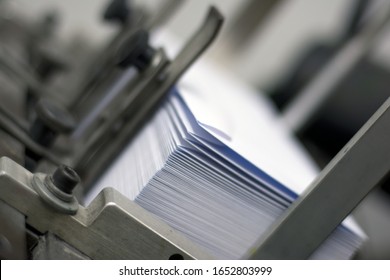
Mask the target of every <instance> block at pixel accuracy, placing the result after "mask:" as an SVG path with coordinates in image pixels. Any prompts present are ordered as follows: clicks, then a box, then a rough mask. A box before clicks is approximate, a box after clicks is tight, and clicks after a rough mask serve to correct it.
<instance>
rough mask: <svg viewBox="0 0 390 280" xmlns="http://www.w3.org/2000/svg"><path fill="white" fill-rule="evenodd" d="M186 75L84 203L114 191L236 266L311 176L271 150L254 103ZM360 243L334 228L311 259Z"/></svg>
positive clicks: (344, 252) (355, 234)
mask: <svg viewBox="0 0 390 280" xmlns="http://www.w3.org/2000/svg"><path fill="white" fill-rule="evenodd" d="M196 73H197V72H196V71H195V72H194V71H193V73H192V74H191V75H192V83H187V84H186V83H184V85H182V86H181V87H180V88H179V90H174V91H173V92H172V93H171V95H170V97H169V99H168V101H167V102H166V103H165V104H164V106H162V107H161V108H160V109H159V111H158V112H157V113H156V115H155V116H154V117H153V119H152V120H151V121H150V122H149V123H148V124H147V125H145V127H144V128H143V129H142V131H141V132H140V133H139V134H138V135H137V137H136V138H135V139H134V140H133V141H132V142H131V143H130V144H129V145H128V147H127V148H126V149H125V151H124V152H123V153H122V154H121V156H120V157H119V158H118V159H117V160H116V161H115V162H114V163H113V164H112V166H111V167H110V168H109V169H108V170H107V172H106V174H105V175H104V176H103V177H102V179H101V180H100V181H99V182H98V183H97V184H96V187H95V188H94V190H93V191H92V192H90V194H89V197H88V198H87V203H88V202H89V201H91V200H92V198H93V197H95V196H96V194H97V193H98V192H99V191H100V190H101V189H102V188H103V187H107V186H111V187H114V188H116V189H118V190H119V191H120V192H121V193H122V194H124V195H126V196H127V197H128V198H129V199H131V200H134V201H135V202H136V203H137V204H139V205H140V206H142V207H143V208H145V209H146V210H148V211H150V212H151V213H153V214H155V215H156V216H157V217H159V218H160V219H162V220H164V221H165V222H166V223H167V224H169V225H170V226H172V227H173V228H175V229H176V230H177V231H179V232H181V233H183V234H184V235H185V236H187V237H188V238H189V239H191V240H192V241H193V242H194V243H196V244H198V245H199V246H200V247H202V248H204V250H207V251H208V252H209V253H211V254H212V255H214V256H215V257H216V258H221V259H235V258H240V257H241V256H242V255H243V254H244V253H246V251H247V250H248V248H249V247H250V246H251V245H252V244H253V243H254V242H255V240H256V239H257V238H258V237H259V236H260V235H261V234H262V233H263V232H264V231H265V230H266V229H267V227H268V226H269V225H270V224H271V223H272V222H273V221H275V219H276V218H277V217H278V216H279V215H280V214H281V213H282V212H283V211H284V210H285V209H286V208H287V207H288V206H289V205H290V204H291V202H292V201H293V200H294V199H295V198H296V197H297V194H299V193H300V192H301V191H302V190H303V189H304V187H306V186H307V184H308V183H309V182H310V180H311V179H312V178H313V177H314V176H315V171H314V168H312V167H310V166H309V164H307V163H305V161H304V160H302V159H299V157H297V156H296V155H295V154H294V153H299V151H298V152H297V150H299V147H298V146H296V147H295V144H294V143H293V141H292V142H289V144H288V145H286V143H283V144H281V142H280V141H286V135H285V134H284V133H285V132H284V131H282V130H280V129H279V128H276V127H280V125H278V124H277V123H276V122H275V119H272V118H270V119H268V120H267V119H266V120H261V121H260V120H259V119H258V118H257V117H258V116H257V114H258V112H257V110H259V106H258V105H259V104H258V101H256V97H254V96H252V95H251V94H248V93H245V90H242V89H241V92H239V93H237V94H241V96H239V98H237V96H232V94H231V93H228V92H225V93H224V92H223V91H221V90H216V89H214V88H213V85H211V84H209V85H206V87H205V88H195V87H193V86H191V85H194V84H202V83H201V82H200V81H197V78H196V76H197V74H196ZM202 75H204V72H203V73H202ZM202 75H200V76H202ZM194 81H195V83H193V82H194ZM229 85H230V86H231V87H233V88H234V83H231V81H230V82H229ZM228 91H229V90H228ZM179 92H180V93H179ZM230 92H232V91H231V90H230ZM260 107H261V106H260ZM229 108H230V109H231V108H234V111H231V110H230V109H229ZM266 115H267V114H266ZM266 115H265V116H266ZM268 115H269V114H268ZM251 118H253V119H251ZM262 123H263V124H266V125H271V126H272V125H274V126H275V129H270V128H271V127H269V128H268V129H265V128H264V127H263V128H262V127H261V124H262ZM291 150H293V151H291ZM275 151H278V152H275ZM294 159H295V160H296V161H295V162H294ZM260 168H261V169H260ZM264 171H266V172H267V173H265V172H264ZM270 174H271V175H272V176H273V177H271V176H270ZM274 178H277V179H278V180H276V179H274ZM280 182H283V184H282V183H280ZM286 186H288V187H289V188H287V187H286ZM297 186H298V187H297ZM324 219H326V216H324ZM362 236H363V235H362V234H361V233H360V232H359V230H358V229H357V228H355V227H353V225H352V226H346V225H341V226H339V227H338V228H337V230H336V231H335V232H334V234H333V235H332V236H331V237H330V238H328V240H327V241H325V242H324V244H323V245H322V246H321V247H320V248H319V249H318V250H317V251H316V252H315V254H314V255H313V256H312V258H325V259H344V258H345V259H346V258H349V257H350V256H351V255H352V254H353V253H354V252H355V250H356V248H358V246H359V245H360V244H361V242H362V240H363V237H362Z"/></svg>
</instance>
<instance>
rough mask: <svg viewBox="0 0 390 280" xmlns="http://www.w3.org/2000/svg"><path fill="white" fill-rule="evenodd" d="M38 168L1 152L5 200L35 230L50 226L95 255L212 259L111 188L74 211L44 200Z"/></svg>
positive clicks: (0, 178) (1, 192)
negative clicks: (37, 181) (36, 180)
mask: <svg viewBox="0 0 390 280" xmlns="http://www.w3.org/2000/svg"><path fill="white" fill-rule="evenodd" d="M33 176H34V175H33V174H32V173H30V172H29V171H28V170H26V169H24V168H23V167H22V166H20V165H18V164H17V163H15V162H14V161H12V160H10V159H8V158H6V157H2V158H0V200H2V201H6V202H7V204H8V205H9V206H11V207H12V208H14V209H15V210H16V211H18V212H20V213H21V214H22V215H23V216H25V217H26V223H27V224H28V225H29V226H30V227H32V228H34V229H35V230H36V231H38V232H41V233H45V232H51V233H53V234H55V235H56V236H57V237H58V238H60V239H62V240H63V241H64V242H66V243H67V244H69V246H71V247H73V248H75V249H76V250H78V251H80V253H82V254H84V255H86V256H88V257H90V258H92V259H169V258H170V257H171V256H173V255H176V254H179V255H181V256H182V257H183V258H184V259H193V258H197V259H211V257H210V256H209V255H207V254H206V253H204V252H202V251H200V250H199V249H198V248H197V247H196V246H195V245H194V244H193V243H192V242H190V241H189V240H187V239H186V238H185V237H183V236H182V235H180V234H179V233H177V232H176V231H174V230H173V229H172V228H171V227H169V226H168V225H166V224H165V223H164V222H162V221H160V220H158V219H157V218H155V217H154V216H153V215H152V214H150V213H148V212H147V211H146V210H144V209H143V208H141V207H140V206H138V205H137V204H135V203H134V202H132V201H130V200H128V199H127V198H126V197H124V196H123V195H121V194H120V193H118V192H117V191H115V190H114V189H111V188H107V189H104V190H103V192H102V193H100V194H99V195H98V196H97V197H96V198H95V200H94V201H93V202H92V203H91V204H90V205H89V206H88V207H86V208H84V207H82V206H80V207H79V209H78V211H77V213H76V214H75V215H73V216H71V215H66V214H62V213H58V212H57V211H53V210H52V208H51V207H50V206H48V205H46V204H45V203H43V201H42V199H41V197H40V196H39V194H38V193H37V192H36V191H35V190H34V188H33V187H32V181H33Z"/></svg>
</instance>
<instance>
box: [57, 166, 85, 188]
mask: <svg viewBox="0 0 390 280" xmlns="http://www.w3.org/2000/svg"><path fill="white" fill-rule="evenodd" d="M52 180H53V184H54V185H55V186H56V187H57V188H58V189H60V190H61V191H63V192H65V193H67V194H71V193H72V192H73V189H74V188H75V187H76V186H77V184H78V183H79V182H80V177H79V175H77V173H76V171H74V169H72V168H71V167H69V166H66V165H61V166H59V167H58V168H57V169H56V170H55V171H54V173H53V175H52Z"/></svg>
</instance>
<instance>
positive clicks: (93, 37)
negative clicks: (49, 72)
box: [0, 0, 390, 259]
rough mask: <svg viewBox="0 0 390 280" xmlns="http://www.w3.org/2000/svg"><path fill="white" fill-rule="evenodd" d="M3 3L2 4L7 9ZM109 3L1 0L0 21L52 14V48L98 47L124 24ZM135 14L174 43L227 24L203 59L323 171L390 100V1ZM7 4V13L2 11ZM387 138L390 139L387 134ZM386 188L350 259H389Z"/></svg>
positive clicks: (253, 1) (137, 5) (371, 201)
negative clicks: (265, 102) (261, 99)
mask: <svg viewBox="0 0 390 280" xmlns="http://www.w3.org/2000/svg"><path fill="white" fill-rule="evenodd" d="M5 2H6V3H5ZM107 3H108V1H106V0H84V1H76V0H68V1H61V0H34V1H27V0H14V1H4V0H3V1H0V5H1V6H0V7H1V9H2V11H1V17H3V19H6V18H7V17H13V16H16V15H17V16H18V17H20V19H21V20H22V21H26V22H38V21H39V20H41V19H42V17H45V15H46V16H47V15H51V17H49V18H51V20H52V21H54V22H55V25H56V32H55V36H57V37H58V42H60V44H63V45H69V48H73V49H77V48H84V49H91V50H93V49H95V50H98V49H100V48H101V47H102V46H104V44H105V42H106V41H107V40H108V39H109V38H110V36H112V35H113V34H115V32H117V31H118V29H119V28H120V26H119V25H118V24H114V23H107V22H106V21H103V20H102V14H103V11H104V10H105V8H106V6H107ZM129 4H130V7H132V8H134V10H133V13H134V14H137V13H138V12H139V11H142V12H143V13H145V14H146V15H149V16H152V15H153V14H154V13H156V12H157V11H159V10H161V9H163V8H164V7H167V5H168V6H169V5H170V6H169V10H170V13H169V16H168V17H167V18H166V19H162V20H161V22H159V23H158V24H156V29H155V31H154V32H156V33H157V32H158V30H159V29H160V28H163V29H164V30H168V31H169V32H170V33H172V34H173V35H174V36H176V37H177V38H179V40H180V41H183V42H184V41H186V40H187V39H188V38H189V37H190V36H191V34H193V31H194V30H195V29H196V28H197V25H198V22H199V19H200V18H203V16H204V14H205V13H206V10H207V8H208V7H209V6H210V5H211V4H213V5H216V6H217V7H218V8H219V9H220V11H221V12H222V13H223V14H224V16H225V18H226V24H225V26H224V29H223V31H222V34H221V35H220V37H219V38H218V40H217V42H216V43H215V44H214V45H213V47H212V48H211V49H210V51H208V52H207V55H206V56H207V59H209V60H212V61H214V63H216V64H218V65H219V66H220V67H223V68H224V69H226V70H227V71H230V72H232V73H234V74H235V75H236V76H237V77H239V78H240V79H241V80H243V81H245V82H246V83H247V84H249V85H251V86H252V87H255V88H256V89H258V91H259V94H264V95H266V96H267V97H268V98H269V100H270V101H271V104H272V105H271V106H274V107H275V110H278V111H279V112H280V118H281V119H283V120H284V121H286V123H288V125H289V126H290V128H291V130H292V132H293V133H295V134H296V136H297V137H298V139H299V140H300V141H301V142H302V144H303V145H304V146H305V147H306V149H307V150H308V151H309V152H310V154H311V156H312V157H313V159H314V161H315V162H316V163H317V164H318V166H319V167H320V168H323V167H324V166H325V165H326V164H327V163H328V162H329V161H330V160H331V159H332V158H333V157H334V156H335V154H336V153H337V152H338V151H339V150H340V149H341V148H342V147H343V146H344V144H345V143H346V142H347V141H348V140H349V139H350V138H351V137H352V136H353V135H354V134H355V133H356V132H357V130H358V129H359V128H360V127H361V126H362V125H363V124H364V123H365V122H366V121H367V120H368V118H369V117H370V116H371V115H372V114H373V113H374V112H375V111H376V109H378V108H379V106H380V105H381V104H382V103H383V102H384V101H385V100H386V99H387V98H388V97H389V96H390V28H389V24H388V19H389V17H390V13H389V10H390V9H389V1H386V0H371V1H369V0H365V1H364V0H328V1H321V0H263V1H259V0H240V1H237V0H213V1H212V0H202V1H197V0H185V1H184V0H183V1H170V0H166V1H162V0H142V1H141V0H139V1H135V0H134V1H129ZM5 6H6V9H4V7H5ZM389 133H390V132H389ZM389 185H390V184H389V182H383V184H381V186H379V187H378V188H377V189H376V190H375V191H373V192H372V193H371V194H370V195H369V196H368V197H367V198H366V199H365V200H364V201H363V202H362V203H361V204H360V205H359V206H358V207H357V209H356V210H355V211H354V213H353V215H354V216H355V218H356V220H357V221H358V222H359V224H360V225H361V226H362V228H363V229H364V230H365V232H366V233H367V235H368V236H369V239H368V241H367V242H366V244H365V246H364V247H363V248H362V250H360V252H359V254H358V255H357V256H356V258H358V259H359V258H362V259H390V238H389V236H390V187H389Z"/></svg>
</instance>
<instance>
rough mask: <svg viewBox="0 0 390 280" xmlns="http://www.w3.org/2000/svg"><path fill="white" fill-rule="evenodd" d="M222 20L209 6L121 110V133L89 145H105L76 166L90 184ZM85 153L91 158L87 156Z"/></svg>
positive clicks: (155, 108)
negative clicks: (181, 44) (172, 53)
mask: <svg viewBox="0 0 390 280" xmlns="http://www.w3.org/2000/svg"><path fill="white" fill-rule="evenodd" d="M222 23H223V17H222V15H221V14H220V13H219V11H218V10H217V9H216V8H214V7H212V8H210V10H209V13H208V15H207V16H206V20H205V21H204V22H203V24H202V26H201V27H200V28H199V29H198V31H197V32H196V34H195V35H194V36H193V37H192V38H191V39H190V40H189V42H187V44H186V45H185V46H184V48H183V49H182V51H181V52H180V53H179V54H178V55H177V57H176V58H175V60H174V61H173V62H172V63H171V64H169V65H167V66H166V67H165V68H164V69H162V71H161V72H160V73H159V74H158V75H156V76H155V77H154V79H152V80H151V81H150V82H149V83H147V85H146V86H145V87H144V88H142V90H141V91H139V92H138V93H137V95H136V96H132V97H131V100H130V101H131V102H130V103H128V104H126V110H125V111H123V112H121V114H120V116H119V117H120V118H121V119H122V120H123V123H124V126H123V127H122V128H121V129H120V131H119V132H118V134H117V135H113V134H107V133H105V134H104V135H102V137H100V138H99V139H98V138H97V139H96V140H94V143H91V144H90V145H91V146H90V145H89V146H90V147H92V145H93V146H96V145H97V144H99V145H100V147H102V148H101V149H100V150H99V152H96V150H95V149H93V150H91V151H93V152H94V153H93V154H91V153H90V151H89V153H88V154H86V153H85V154H84V157H82V159H81V160H78V161H77V164H78V165H74V166H75V169H76V170H77V171H78V172H79V173H81V176H82V177H83V181H84V183H85V184H86V185H87V186H88V185H90V184H91V183H92V182H93V181H95V180H97V179H98V175H101V173H102V171H103V169H104V168H105V167H107V165H108V164H110V163H111V161H112V160H113V159H114V158H115V157H116V156H117V155H118V153H119V152H120V151H121V150H122V149H123V148H124V147H125V144H126V143H127V142H128V141H129V140H130V139H131V137H133V136H134V135H135V133H136V132H137V131H138V130H139V129H140V128H141V126H142V125H143V124H144V123H145V122H146V121H147V120H148V119H149V117H151V115H152V114H153V113H154V112H155V111H156V110H157V109H158V107H159V106H160V105H161V102H162V101H163V100H164V98H165V96H166V95H167V93H168V92H169V90H170V89H171V87H172V86H173V85H174V84H175V83H176V81H177V80H178V79H179V78H180V77H181V75H182V74H183V73H184V72H185V71H186V69H187V68H188V67H189V66H190V65H191V64H192V63H193V62H194V61H195V60H196V59H197V58H198V57H199V56H200V54H202V53H203V51H204V50H205V49H206V48H207V47H208V46H209V45H210V44H211V42H212V41H213V40H214V38H215V37H216V36H217V34H218V32H219V30H220V28H221V26H222ZM115 119H116V120H119V119H118V118H115ZM103 138H104V139H103ZM85 155H88V156H89V157H88V158H86V157H85ZM83 170H87V171H88V174H86V175H85V174H83Z"/></svg>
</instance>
